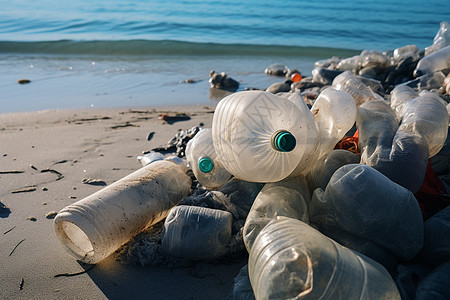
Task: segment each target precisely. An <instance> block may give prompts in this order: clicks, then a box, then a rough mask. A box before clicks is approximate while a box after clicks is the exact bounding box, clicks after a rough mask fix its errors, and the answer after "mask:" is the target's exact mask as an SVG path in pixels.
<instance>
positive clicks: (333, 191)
mask: <svg viewBox="0 0 450 300" xmlns="http://www.w3.org/2000/svg"><path fill="white" fill-rule="evenodd" d="M309 208H310V209H309V218H310V222H311V223H313V224H314V225H316V226H317V227H318V228H319V230H320V231H321V232H322V233H324V234H327V232H328V231H336V230H339V231H342V232H346V233H349V234H351V235H355V236H357V237H359V238H362V239H366V240H369V241H372V242H374V243H375V244H377V245H378V246H380V247H382V248H385V249H387V250H389V251H390V252H391V253H393V254H394V255H395V256H397V257H398V258H400V259H404V260H409V259H412V258H413V257H415V256H416V255H417V254H418V252H419V251H420V249H421V248H422V246H423V218H422V213H421V210H420V207H419V204H418V202H417V200H416V198H415V197H414V194H413V193H412V192H411V191H409V190H407V189H405V188H403V187H401V186H400V185H398V184H396V183H394V182H392V181H391V180H389V178H387V177H386V176H384V175H383V174H381V173H380V172H378V171H377V170H375V169H373V168H371V167H369V166H367V165H363V164H349V165H345V166H343V167H341V168H339V169H338V170H337V171H336V172H335V173H334V174H333V176H332V177H331V179H330V182H329V183H328V185H327V187H326V189H325V191H323V190H322V189H316V190H315V191H314V193H313V196H312V199H311V204H310V207H309ZM338 242H340V243H343V242H342V241H338ZM356 250H357V249H356Z"/></svg>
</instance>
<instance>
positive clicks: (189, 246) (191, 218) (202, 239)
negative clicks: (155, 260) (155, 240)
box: [162, 205, 233, 259]
mask: <svg viewBox="0 0 450 300" xmlns="http://www.w3.org/2000/svg"><path fill="white" fill-rule="evenodd" d="M232 221H233V216H232V215H231V213H229V212H228V211H223V210H218V209H211V208H206V207H199V206H186V205H180V206H176V207H174V208H172V209H171V210H170V213H169V215H168V216H167V218H166V220H165V222H164V237H163V239H162V249H163V251H164V252H166V253H167V254H170V255H173V256H178V257H185V258H193V259H212V258H216V257H219V256H221V255H223V254H225V253H226V251H227V245H228V242H229V241H230V238H231V223H232Z"/></svg>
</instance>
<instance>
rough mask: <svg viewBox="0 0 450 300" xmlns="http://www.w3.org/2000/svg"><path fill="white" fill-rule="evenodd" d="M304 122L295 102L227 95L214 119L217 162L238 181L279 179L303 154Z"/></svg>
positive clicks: (264, 94) (245, 94) (260, 95)
mask: <svg viewBox="0 0 450 300" xmlns="http://www.w3.org/2000/svg"><path fill="white" fill-rule="evenodd" d="M306 122H307V119H306V118H304V117H303V116H302V114H301V113H300V111H299V109H298V108H297V107H296V105H295V104H294V103H293V102H291V101H289V100H287V99H284V98H282V97H279V96H276V95H273V94H271V93H269V92H264V91H245V92H238V93H235V94H232V95H229V96H227V97H225V98H223V99H222V100H221V101H220V102H219V104H218V105H217V107H216V111H215V113H214V117H213V124H212V130H213V132H212V136H213V141H214V148H215V150H216V153H217V158H218V160H219V161H220V162H221V163H222V165H223V166H224V167H225V168H226V169H227V170H228V172H230V173H231V174H232V175H234V176H236V177H237V178H240V179H243V180H246V181H253V182H276V181H280V180H282V179H284V178H286V177H287V176H289V175H290V174H291V173H292V172H293V171H294V169H295V168H296V167H297V165H298V164H299V162H300V161H301V159H302V157H303V155H304V154H305V146H306V143H307V141H305V140H304V137H305V136H307V128H308V125H307V124H306Z"/></svg>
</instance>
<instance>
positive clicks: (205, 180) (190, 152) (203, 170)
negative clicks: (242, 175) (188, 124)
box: [186, 128, 231, 189]
mask: <svg viewBox="0 0 450 300" xmlns="http://www.w3.org/2000/svg"><path fill="white" fill-rule="evenodd" d="M186 159H187V162H188V164H189V166H190V167H191V168H192V171H193V172H194V175H195V177H196V178H197V180H198V182H200V183H201V184H202V185H203V186H204V187H205V188H208V189H217V188H220V187H221V186H222V185H224V184H225V183H226V182H227V181H228V180H229V179H230V177H231V174H230V173H229V172H228V171H227V170H226V169H225V168H224V167H223V166H222V164H221V163H220V162H219V161H218V160H217V155H216V151H215V150H214V144H213V139H212V130H211V129H210V128H205V129H200V131H199V132H198V133H197V134H196V135H195V136H194V138H192V139H191V140H190V141H189V142H188V144H187V145H186Z"/></svg>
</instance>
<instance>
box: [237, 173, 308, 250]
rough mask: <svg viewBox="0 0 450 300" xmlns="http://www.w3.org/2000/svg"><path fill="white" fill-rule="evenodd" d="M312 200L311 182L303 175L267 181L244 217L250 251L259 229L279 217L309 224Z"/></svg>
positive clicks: (245, 238)
mask: <svg viewBox="0 0 450 300" xmlns="http://www.w3.org/2000/svg"><path fill="white" fill-rule="evenodd" d="M309 201H310V194H309V190H308V185H307V184H306V180H305V178H304V177H303V176H298V177H290V178H286V179H284V180H282V181H279V182H273V183H266V184H265V185H264V187H263V188H262V190H261V191H260V192H259V194H258V196H256V199H255V201H254V202H253V205H252V207H251V209H250V212H249V214H248V216H247V219H246V220H245V225H244V231H243V234H242V235H243V237H244V243H245V247H246V248H247V251H248V252H250V250H251V248H252V245H253V243H254V241H255V239H256V237H257V236H258V234H259V232H260V231H261V230H262V229H263V228H264V226H266V225H267V223H269V221H270V220H272V218H274V217H276V216H286V217H290V218H294V219H299V220H302V221H304V222H306V223H309V217H308V205H309Z"/></svg>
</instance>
